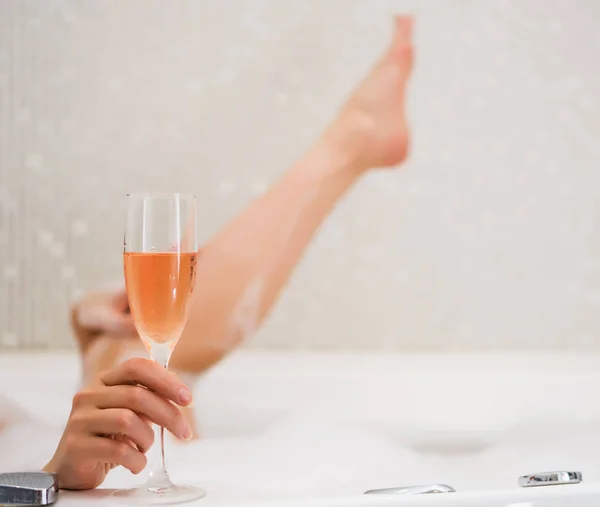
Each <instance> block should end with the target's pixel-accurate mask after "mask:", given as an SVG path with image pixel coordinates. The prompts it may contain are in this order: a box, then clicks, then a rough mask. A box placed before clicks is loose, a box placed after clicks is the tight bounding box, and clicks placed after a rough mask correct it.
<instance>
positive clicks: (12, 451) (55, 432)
mask: <svg viewBox="0 0 600 507" xmlns="http://www.w3.org/2000/svg"><path fill="white" fill-rule="evenodd" d="M61 434H62V431H61V429H60V428H58V427H53V426H51V425H49V424H46V423H42V422H39V421H36V420H34V419H28V420H21V421H18V422H15V423H14V424H11V425H10V426H8V427H6V428H5V429H4V430H3V431H2V433H0V471H1V472H22V471H30V470H41V469H42V468H43V467H44V466H45V465H46V464H47V463H48V461H50V459H51V458H52V456H53V455H54V451H55V450H56V446H57V445H58V442H59V441H60V437H61Z"/></svg>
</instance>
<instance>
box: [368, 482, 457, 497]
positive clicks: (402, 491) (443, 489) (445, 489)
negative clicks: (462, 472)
mask: <svg viewBox="0 0 600 507" xmlns="http://www.w3.org/2000/svg"><path fill="white" fill-rule="evenodd" d="M455 492H456V491H455V489H454V488H451V487H450V486H446V485H445V484H426V485H424V486H404V487H400V488H384V489H370V490H369V491H365V493H364V494H365V495H424V494H429V493H455Z"/></svg>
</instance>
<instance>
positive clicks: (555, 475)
mask: <svg viewBox="0 0 600 507" xmlns="http://www.w3.org/2000/svg"><path fill="white" fill-rule="evenodd" d="M582 480H583V476H582V474H581V472H540V473H537V474H530V475H522V476H521V477H519V486H521V487H522V488H533V487H537V486H559V485H563V484H579V483H580V482H581V481H582Z"/></svg>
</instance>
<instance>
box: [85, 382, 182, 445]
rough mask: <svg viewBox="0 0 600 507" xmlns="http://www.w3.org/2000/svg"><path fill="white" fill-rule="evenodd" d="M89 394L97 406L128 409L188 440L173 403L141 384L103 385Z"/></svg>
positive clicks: (180, 414)
mask: <svg viewBox="0 0 600 507" xmlns="http://www.w3.org/2000/svg"><path fill="white" fill-rule="evenodd" d="M91 396H93V397H94V398H93V403H94V405H95V406H96V407H97V408H100V409H111V408H116V409H119V408H120V409H128V410H131V411H133V412H135V413H137V414H140V415H142V416H143V417H145V418H147V419H149V420H150V421H152V422H153V423H155V424H158V425H159V426H162V427H163V428H166V429H168V430H169V431H170V432H171V433H173V435H175V436H176V437H177V438H180V439H183V440H188V439H189V438H191V436H192V430H191V428H190V427H189V425H188V424H187V422H186V420H185V417H184V416H183V414H182V413H181V411H180V410H179V409H178V408H177V407H176V406H175V405H173V404H172V403H170V402H169V401H167V400H166V399H164V398H161V397H160V396H157V395H156V394H155V393H153V392H152V391H149V390H148V389H144V388H143V387H141V386H132V385H129V386H113V387H105V388H103V389H102V388H100V389H98V390H95V391H93V393H92V394H91ZM146 427H148V426H147V425H146ZM102 433H107V432H106V431H104V432H102Z"/></svg>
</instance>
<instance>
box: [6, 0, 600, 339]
mask: <svg viewBox="0 0 600 507" xmlns="http://www.w3.org/2000/svg"><path fill="white" fill-rule="evenodd" d="M394 11H406V12H412V13H414V14H415V16H416V17H417V30H416V46H417V51H418V54H417V59H416V71H415V74H414V79H413V81H412V86H411V94H410V112H411V118H412V124H413V127H414V145H413V151H412V158H411V160H410V163H408V164H407V165H406V166H405V167H403V168H402V169H401V170H398V171H392V172H385V173H381V174H374V175H372V176H370V177H368V178H366V179H365V180H364V181H363V182H362V184H361V185H360V186H359V187H358V188H356V190H355V191H354V192H353V193H352V194H351V195H350V196H349V198H348V199H347V200H346V201H345V202H344V203H343V204H342V205H341V206H339V208H338V209H337V210H336V212H335V213H334V215H333V216H332V217H331V219H330V220H329V221H328V222H327V224H326V225H325V226H324V227H323V229H322V231H321V232H320V234H319V236H318V237H317V239H316V241H315V243H314V245H313V247H312V248H311V250H310V252H309V253H308V255H307V256H306V257H305V259H304V261H303V262H302V264H301V266H300V267H299V269H298V271H297V272H296V274H295V276H294V279H293V281H292V283H291V284H290V286H289V288H288V289H287V291H286V292H285V295H284V296H283V298H282V300H281V301H280V303H279V305H278V307H277V308H276V310H275V312H274V314H273V316H272V318H271V319H270V321H269V322H268V324H267V325H266V327H265V328H263V330H262V331H261V333H260V334H259V335H258V336H256V337H255V339H254V340H253V341H252V343H251V346H254V347H285V348H311V347H318V348H335V349H346V348H372V349H401V350H417V349H418V350H424V349H452V350H456V349H468V350H473V349H485V350H488V349H491V348H498V349H511V348H539V347H543V348H553V347H554V348H566V347H571V348H598V347H600V234H599V220H600V171H599V162H600V144H599V139H600V67H599V66H598V62H599V61H600V31H599V30H598V29H597V26H596V25H597V20H598V19H600V2H595V1H594V0H587V1H586V0H576V1H568V2H567V1H550V0H527V1H517V0H512V1H500V0H486V1H480V0H453V1H448V0H420V1H419V0H414V1H409V0H407V1H401V0H397V1H391V0H390V1H386V0H375V1H373V0H327V1H320V0H297V1H292V0H286V1H285V2H280V1H276V0H226V1H224V0H173V1H167V0H164V1H161V0H127V1H122V2H108V1H100V0H98V1H91V0H77V1H75V0H72V1H60V0H45V1H43V2H41V1H35V0H0V346H2V347H6V348H14V347H22V348H27V347H63V346H68V345H69V344H70V343H71V337H70V333H69V330H68V325H67V318H66V317H67V308H68V305H69V303H70V302H71V301H72V300H73V298H76V297H78V296H79V295H81V294H82V293H84V292H85V291H86V290H89V289H94V288H97V287H99V286H101V285H103V284H105V283H106V282H107V281H109V280H116V281H118V280H119V278H120V276H121V255H120V253H121V245H122V236H121V233H122V211H123V198H122V196H123V195H124V193H126V192H127V191H130V190H132V189H133V190H141V189H146V190H151V191H152V190H159V189H160V190H167V191H176V190H180V189H186V190H188V189H189V190H193V191H194V192H195V193H196V194H197V195H198V197H199V202H200V210H201V213H200V215H201V222H200V230H201V233H202V235H203V237H204V238H206V237H208V236H209V235H210V234H212V233H214V232H215V231H216V230H217V229H218V228H219V227H220V226H222V225H223V224H224V223H225V222H226V221H227V220H228V219H230V218H231V217H232V216H233V215H234V214H235V213H236V212H238V211H239V210H240V209H242V207H243V206H244V205H245V204H246V203H247V202H249V201H250V200H251V199H252V198H253V197H254V196H256V195H258V194H260V193H261V192H262V191H263V190H264V189H265V188H266V187H267V186H268V185H269V183H270V182H272V181H273V180H274V179H275V178H277V176H278V175H280V174H281V173H282V171H283V170H284V169H285V168H287V167H288V166H290V164H291V163H292V162H293V161H294V160H295V159H296V158H297V157H298V156H299V155H300V154H301V153H302V151H303V150H304V149H305V148H306V147H307V146H308V145H309V144H310V142H311V141H312V140H313V139H314V138H315V137H316V136H317V135H318V133H319V132H320V130H321V129H322V128H323V127H324V125H325V124H326V122H327V121H328V119H329V118H330V117H331V116H332V115H333V114H334V111H335V110H336V108H337V106H338V105H339V104H340V102H341V101H342V99H343V97H344V96H345V94H346V93H347V92H348V90H349V89H350V88H351V87H352V86H353V85H354V83H355V82H356V81H357V80H358V79H359V78H360V77H361V75H362V74H363V73H364V72H365V70H366V69H367V68H368V67H369V65H370V63H371V61H372V60H373V59H374V58H375V57H376V56H377V55H378V53H379V51H380V50H381V49H382V47H383V46H384V45H385V44H386V43H387V40H388V36H389V33H390V20H389V16H390V14H391V13H392V12H394Z"/></svg>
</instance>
